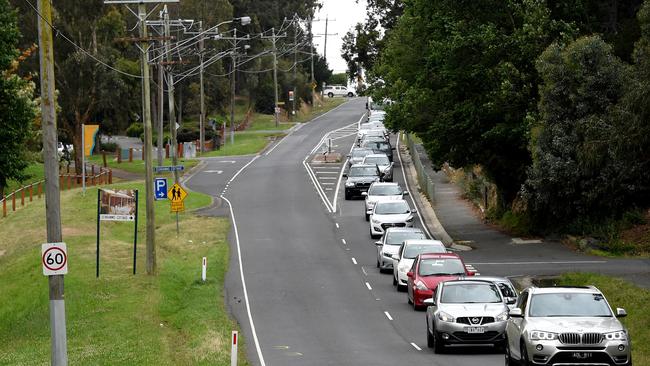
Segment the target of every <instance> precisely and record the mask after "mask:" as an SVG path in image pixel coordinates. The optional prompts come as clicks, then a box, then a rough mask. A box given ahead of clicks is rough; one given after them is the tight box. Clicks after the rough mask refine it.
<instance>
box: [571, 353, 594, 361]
mask: <svg viewBox="0 0 650 366" xmlns="http://www.w3.org/2000/svg"><path fill="white" fill-rule="evenodd" d="M571 356H573V358H575V359H577V360H585V359H587V358H591V356H592V354H591V352H573V354H572V355H571Z"/></svg>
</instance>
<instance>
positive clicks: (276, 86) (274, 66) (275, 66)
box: [271, 28, 280, 127]
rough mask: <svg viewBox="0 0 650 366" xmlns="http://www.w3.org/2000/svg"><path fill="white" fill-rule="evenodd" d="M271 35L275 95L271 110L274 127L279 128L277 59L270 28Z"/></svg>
mask: <svg viewBox="0 0 650 366" xmlns="http://www.w3.org/2000/svg"><path fill="white" fill-rule="evenodd" d="M271 30H272V32H273V35H272V38H271V40H272V41H273V94H274V95H275V105H274V108H273V114H274V115H275V127H278V126H280V120H279V118H278V117H279V116H278V59H277V49H276V48H275V28H271Z"/></svg>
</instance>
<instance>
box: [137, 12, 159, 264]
mask: <svg viewBox="0 0 650 366" xmlns="http://www.w3.org/2000/svg"><path fill="white" fill-rule="evenodd" d="M138 18H139V20H140V38H141V41H140V52H141V53H140V63H141V65H142V109H143V116H144V151H143V154H144V173H145V174H144V176H145V178H144V187H145V189H144V191H145V195H146V199H145V202H146V215H147V224H146V227H147V230H146V232H147V274H149V275H152V274H155V273H156V226H155V217H154V215H155V213H154V194H155V193H154V190H153V156H152V152H153V141H152V138H153V129H152V126H151V90H150V86H151V80H150V79H149V41H148V39H147V38H148V37H147V7H146V5H145V4H144V3H140V4H138Z"/></svg>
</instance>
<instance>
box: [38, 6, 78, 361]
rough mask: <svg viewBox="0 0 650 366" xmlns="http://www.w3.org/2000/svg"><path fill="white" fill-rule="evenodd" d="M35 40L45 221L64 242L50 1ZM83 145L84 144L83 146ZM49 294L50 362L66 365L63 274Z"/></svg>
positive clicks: (52, 236) (52, 238) (52, 239)
mask: <svg viewBox="0 0 650 366" xmlns="http://www.w3.org/2000/svg"><path fill="white" fill-rule="evenodd" d="M38 12H39V13H40V15H41V16H40V17H39V18H38V43H39V48H38V49H39V53H40V69H41V77H40V79H41V80H40V81H41V120H42V122H41V123H42V129H43V157H44V164H45V221H46V227H47V242H48V243H59V242H61V241H63V235H62V233H61V196H60V193H59V162H58V161H57V157H58V154H57V141H58V136H57V131H56V111H55V106H56V98H55V96H54V90H55V84H54V50H53V45H52V27H51V24H52V3H51V2H50V0H38ZM82 148H83V146H82ZM48 284H49V297H50V334H51V338H52V348H51V364H52V365H54V366H65V365H67V364H68V351H67V348H68V346H67V336H66V329H65V300H64V281H63V275H55V276H48Z"/></svg>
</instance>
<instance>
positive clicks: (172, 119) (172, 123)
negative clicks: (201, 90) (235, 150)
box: [163, 5, 178, 183]
mask: <svg viewBox="0 0 650 366" xmlns="http://www.w3.org/2000/svg"><path fill="white" fill-rule="evenodd" d="M163 17H164V21H165V52H166V53H167V61H168V62H170V61H171V60H172V55H171V53H170V52H169V49H170V47H169V37H170V30H169V13H168V12H167V5H165V8H164V9H163ZM167 79H168V81H167V90H168V91H167V96H168V98H167V99H168V101H167V104H168V105H169V130H170V132H171V136H172V142H171V151H170V155H171V158H172V165H173V166H176V165H178V164H177V163H178V159H177V155H178V142H177V141H176V111H175V105H174V75H173V74H172V73H171V72H168V73H167ZM174 183H178V171H177V170H174Z"/></svg>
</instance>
